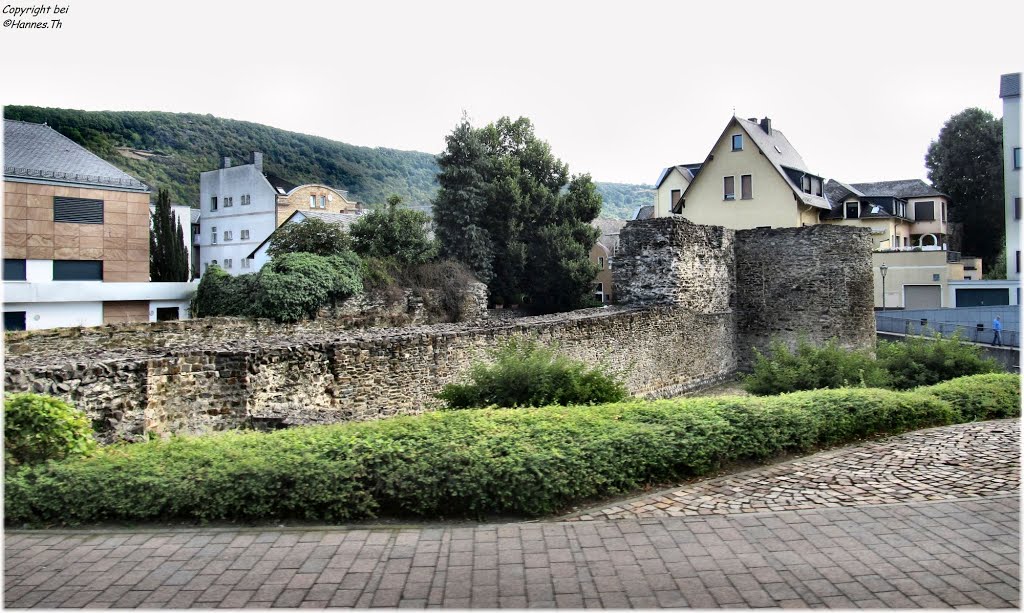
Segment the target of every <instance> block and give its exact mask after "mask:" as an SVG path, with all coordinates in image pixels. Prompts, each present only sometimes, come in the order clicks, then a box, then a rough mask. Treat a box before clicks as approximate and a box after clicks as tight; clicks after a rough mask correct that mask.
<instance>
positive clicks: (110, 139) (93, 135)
mask: <svg viewBox="0 0 1024 613" xmlns="http://www.w3.org/2000/svg"><path fill="white" fill-rule="evenodd" d="M4 117H6V118H8V119H20V120H22V121H31V122H35V123H43V122H45V123H47V124H48V125H49V126H50V127H52V128H53V129H55V130H57V131H58V132H60V133H61V134H63V135H65V136H67V137H68V138H71V139H72V140H74V141H75V142H77V143H78V144H80V145H82V146H84V147H86V148H88V149H89V150H90V151H92V152H94V153H96V154H97V155H99V156H100V157H102V158H103V159H105V160H107V161H109V162H111V163H112V164H114V165H115V166H117V167H118V168H121V169H123V170H124V171H125V172H128V173H130V174H132V175H133V176H136V177H138V178H139V179H141V180H143V181H145V182H146V183H147V184H148V185H150V186H151V187H153V188H158V187H165V188H167V189H169V190H170V191H171V196H172V201H174V202H176V203H181V204H186V203H187V204H190V205H192V206H196V205H197V204H198V202H199V173H200V172H203V171H206V170H213V169H215V168H217V166H218V160H219V159H220V157H221V156H222V155H227V156H229V157H231V158H232V159H234V160H235V163H241V162H244V161H246V160H248V156H249V152H250V151H253V150H257V151H262V152H263V153H264V167H265V168H266V170H267V171H268V172H271V173H274V174H277V175H279V176H281V177H282V178H284V179H286V180H289V181H292V182H294V183H299V184H301V183H310V182H318V183H325V184H327V185H331V186H334V187H338V188H340V189H347V190H348V191H349V195H350V196H351V197H352V198H355V199H356V200H359V201H360V202H364V203H367V204H377V203H382V202H384V201H385V200H386V198H387V196H389V195H390V194H399V195H400V196H402V197H403V198H404V199H405V200H406V202H408V203H410V204H413V205H420V206H428V205H429V204H430V201H431V200H432V199H433V197H434V193H435V192H436V190H437V179H436V174H437V163H436V161H435V159H434V155H432V154H429V153H421V152H418V151H399V150H397V149H386V148H383V147H358V146H355V145H349V144H346V143H342V142H338V141H333V140H328V139H326V138H321V137H318V136H309V135H307V134H298V133H296V132H288V131H287V130H280V129H277V128H272V127H270V126H265V125H261V124H258V123H251V122H248V121H237V120H233V119H221V118H218V117H214V116H213V115H196V114H192V113H162V112H153V111H150V112H135V111H78V110H72V109H55V108H41V107H35V106H7V107H4ZM597 188H598V191H600V192H601V195H602V196H604V198H605V202H606V205H605V208H604V210H603V211H602V214H601V216H602V217H614V218H621V219H625V218H627V217H628V216H630V215H631V214H632V213H633V212H634V211H635V210H636V208H637V207H638V206H641V205H642V204H649V203H650V202H651V200H652V196H651V194H652V192H651V188H650V187H649V186H641V185H626V184H620V183H598V184H597Z"/></svg>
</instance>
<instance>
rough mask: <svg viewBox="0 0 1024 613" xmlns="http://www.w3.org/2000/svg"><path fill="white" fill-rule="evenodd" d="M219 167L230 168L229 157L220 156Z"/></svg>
mask: <svg viewBox="0 0 1024 613" xmlns="http://www.w3.org/2000/svg"><path fill="white" fill-rule="evenodd" d="M220 167H221V168H231V158H229V157H228V156H226V155H225V156H224V157H222V158H220Z"/></svg>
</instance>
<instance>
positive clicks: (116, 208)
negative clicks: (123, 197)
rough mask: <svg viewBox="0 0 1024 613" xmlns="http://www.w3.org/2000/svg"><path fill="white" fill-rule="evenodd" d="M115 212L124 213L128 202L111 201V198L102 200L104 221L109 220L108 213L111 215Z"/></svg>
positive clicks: (126, 211) (126, 210)
mask: <svg viewBox="0 0 1024 613" xmlns="http://www.w3.org/2000/svg"><path fill="white" fill-rule="evenodd" d="M115 213H125V214H127V213H128V203H127V202H113V201H111V200H104V201H103V215H104V221H109V220H108V219H107V216H108V215H113V214H115Z"/></svg>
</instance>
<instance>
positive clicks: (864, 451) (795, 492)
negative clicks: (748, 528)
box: [566, 419, 1020, 521]
mask: <svg viewBox="0 0 1024 613" xmlns="http://www.w3.org/2000/svg"><path fill="white" fill-rule="evenodd" d="M1019 489H1020V421H1019V420H1015V419H1001V420H994V421H987V422H977V423H971V424H961V425H957V426H946V427H942V428H932V429H929V430H920V431H917V432H911V433H908V434H903V435H900V436H894V437H891V438H887V439H883V440H880V441H874V442H869V443H864V444H861V445H856V446H853V447H844V448H842V449H837V450H834V451H828V452H824V453H819V454H816V455H813V456H810V457H807V458H803V459H800V460H794V461H791V462H785V463H783V464H777V465H774V466H770V467H765V468H758V469H755V470H752V471H748V472H745V473H741V474H738V475H729V476H726V477H722V478H718V479H712V480H707V481H699V482H696V483H693V484H691V485H688V486H686V487H676V488H672V489H669V490H665V491H662V492H659V493H656V494H649V495H646V496H644V497H642V498H638V499H636V500H630V501H627V502H622V503H617V504H614V505H609V506H604V505H602V506H601V507H599V508H596V509H591V510H586V511H582V512H578V513H574V514H573V515H572V516H570V517H568V518H566V519H568V520H570V521H580V520H591V519H626V518H639V517H681V516H686V515H709V514H728V513H754V512H758V511H791V510H797V509H813V508H818V507H838V506H853V505H863V504H885V503H896V502H911V501H916V500H952V499H960V498H971V497H975V496H992V495H995V494H1008V493H1012V492H1016V491H1019Z"/></svg>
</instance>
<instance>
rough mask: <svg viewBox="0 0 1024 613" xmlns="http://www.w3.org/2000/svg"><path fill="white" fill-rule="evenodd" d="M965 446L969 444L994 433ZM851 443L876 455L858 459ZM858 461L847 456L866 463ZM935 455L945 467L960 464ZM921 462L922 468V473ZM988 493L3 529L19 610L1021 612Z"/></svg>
mask: <svg viewBox="0 0 1024 613" xmlns="http://www.w3.org/2000/svg"><path fill="white" fill-rule="evenodd" d="M977 427H992V428H1005V429H1006V430H1007V431H1006V432H1002V433H999V432H995V431H994V430H992V431H991V432H990V433H991V434H993V435H1001V437H1009V436H1010V432H1011V431H1012V432H1013V433H1016V432H1017V429H1016V424H1015V423H1012V422H1010V421H1002V422H998V423H995V424H978V425H972V426H969V427H961V428H955V429H952V430H954V431H956V432H959V433H960V435H959V436H963V437H964V439H963V440H965V441H967V440H971V437H975V438H979V437H980V436H981V435H980V434H973V435H972V434H970V433H971V432H973V430H972V428H977ZM950 430H951V429H935V430H931V431H927V432H922V433H918V435H920V436H923V437H924V438H922V439H919V440H918V442H919V443H920V444H922V445H924V446H931V447H936V446H937V445H935V444H933V441H937V440H945V438H946V437H947V436H948V432H949V431H950ZM915 436H917V435H915ZM954 436H957V435H954ZM901 440H907V439H905V438H901ZM878 444H884V443H878ZM971 446H972V449H974V450H975V451H974V452H971V453H967V454H966V455H967V456H972V454H973V456H974V457H976V456H977V454H978V453H980V452H978V451H977V450H978V449H980V448H983V447H985V445H981V444H980V443H971ZM933 452H934V450H933ZM837 453H838V452H830V454H832V455H834V454H837ZM934 453H938V452H934ZM1013 453H1016V450H1013V451H1012V453H1011V455H1012V454H1013ZM883 455H884V454H883ZM819 457H820V456H819ZM856 457H862V458H864V459H865V460H866V461H868V462H869V463H871V460H872V459H873V458H875V456H874V455H872V454H870V453H865V454H864V455H862V456H856V455H850V456H849V458H856ZM920 457H921V456H920V455H919V454H911V456H908V458H920ZM933 457H947V459H949V458H952V459H953V461H966V460H967V459H968V458H966V457H964V456H963V455H956V456H939V455H933ZM1014 457H1015V456H1014ZM849 458H848V459H849ZM849 461H851V462H854V464H850V465H849V470H853V471H856V470H858V465H857V464H856V460H854V459H849ZM908 461H910V462H911V465H912V464H913V463H914V462H920V460H919V459H918V460H912V459H908ZM972 461H974V460H972ZM1013 462H1016V460H1013ZM932 464H933V467H934V468H935V469H937V470H938V471H939V472H940V473H942V474H943V475H945V474H946V473H945V472H944V471H946V470H947V467H948V466H956V465H955V464H938V463H936V462H934V461H933V462H932ZM881 465H888V466H890V468H891V469H892V470H899V468H892V467H896V466H901V465H902V464H901V463H897V462H896V461H895V460H893V461H892V462H890V463H888V464H884V463H883V464H881ZM908 466H910V465H908ZM961 466H963V464H961ZM772 468H775V467H772ZM975 469H979V470H980V469H981V466H975ZM750 474H753V473H750ZM909 474H914V475H923V476H924V478H925V479H926V480H927V470H923V469H920V470H917V472H912V473H909ZM988 476H989V473H984V477H983V478H988ZM942 478H947V477H945V476H944V477H942ZM978 480H979V481H980V480H981V478H979V479H978ZM989 481H991V479H989ZM1005 487H1007V488H1010V486H1009V485H1005ZM1010 489H1013V488H1010ZM985 493H986V494H988V495H986V496H984V497H977V494H978V491H973V490H972V491H969V492H968V493H966V494H965V495H969V496H976V497H974V498H969V499H959V500H942V501H929V500H922V501H911V502H906V503H898V504H877V503H865V504H861V505H859V506H849V507H823V506H819V507H818V508H813V509H805V510H789V511H785V510H784V511H775V510H771V509H767V510H764V511H761V512H756V513H733V514H709V515H697V516H688V517H633V518H627V519H618V520H609V519H601V520H594V521H576V522H565V521H551V522H523V523H513V524H480V525H472V526H466V527H460V526H453V525H447V526H420V527H415V528H407V527H406V528H401V527H372V528H371V527H354V528H344V527H330V528H306V529H284V528H281V529H271V528H237V529H234V528H232V529H218V528H198V529H152V530H128V529H125V530H117V529H113V530H102V529H101V530H89V531H67V530H63V531H62V530H51V531H19V530H12V531H7V532H6V533H5V543H4V549H5V559H4V579H5V585H4V602H5V605H6V606H7V607H11V608H25V607H38V608H56V607H87V608H94V607H142V608H216V607H221V608H237V607H256V608H268V607H300V606H301V607H327V606H342V607H360V608H362V607H418V608H423V607H437V606H441V607H454V608H470V607H472V608H494V607H511V608H525V607H565V608H579V607H603V608H627V607H634V608H655V607H694V608H715V607H733V608H755V607H787V608H789V607H805V606H811V607H828V608H856V607H861V608H913V607H925V608H946V607H973V608H978V607H984V608H997V607H1004V608H1007V607H1012V608H1017V607H1019V604H1020V582H1019V575H1020V530H1019V521H1020V498H1019V493H1016V492H1014V493H1009V494H998V493H995V491H994V490H993V491H986V492H985Z"/></svg>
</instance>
